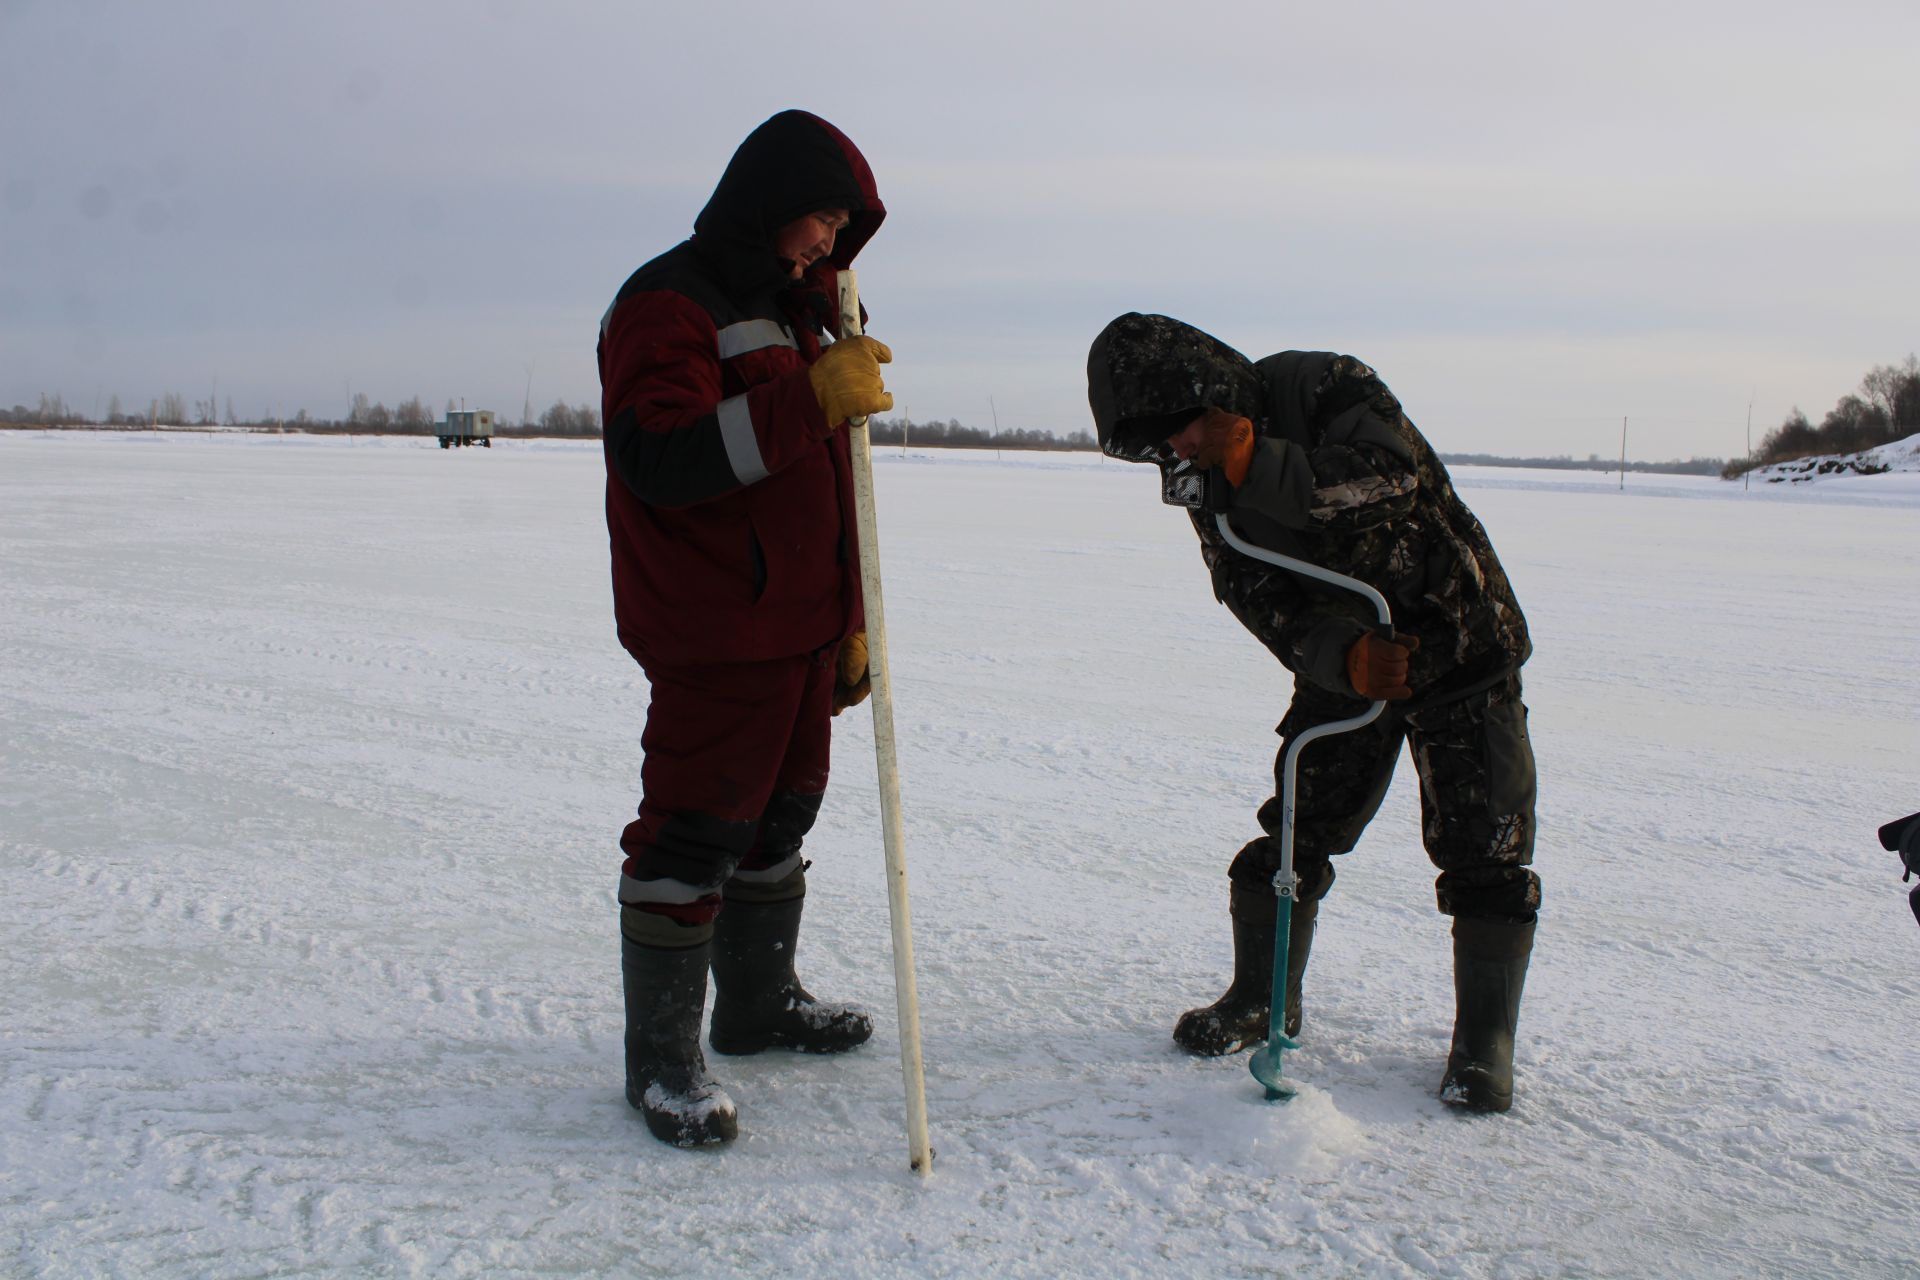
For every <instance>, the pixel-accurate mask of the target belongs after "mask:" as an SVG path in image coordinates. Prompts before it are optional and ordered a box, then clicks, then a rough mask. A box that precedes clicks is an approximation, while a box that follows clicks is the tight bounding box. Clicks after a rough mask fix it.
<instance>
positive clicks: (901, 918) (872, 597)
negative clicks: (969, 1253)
mask: <svg viewBox="0 0 1920 1280" xmlns="http://www.w3.org/2000/svg"><path fill="white" fill-rule="evenodd" d="M839 283H840V335H839V336H840V337H841V338H843V339H845V338H853V337H858V336H859V334H860V285H859V283H858V281H857V280H856V279H855V278H854V273H853V272H851V271H842V272H840V273H839ZM847 426H848V427H849V428H850V430H849V431H848V432H847V443H848V444H849V445H850V446H851V448H852V451H853V506H854V518H855V521H856V524H857V526H858V528H857V534H858V537H859V539H860V592H861V596H862V599H863V601H864V603H865V607H866V615H867V674H868V677H869V678H870V679H871V680H872V682H873V751H874V755H875V756H876V757H878V761H879V765H880V829H881V833H882V838H883V840H884V841H885V844H886V852H887V910H888V914H889V915H890V916H891V917H892V919H893V994H894V1000H895V1002H896V1003H897V1004H898V1006H899V1011H900V1069H901V1071H902V1073H903V1074H904V1075H905V1077H906V1086H907V1154H908V1158H909V1161H910V1163H911V1164H912V1166H913V1170H914V1172H915V1173H920V1174H925V1173H929V1172H931V1171H932V1169H933V1146H932V1144H931V1142H930V1141H929V1139H928V1137H927V1082H926V1069H925V1065H924V1063H923V1062H922V1060H921V1056H920V995H919V992H918V991H917V990H916V989H915V987H914V982H913V918H912V913H911V912H910V911H909V910H908V907H907V851H906V841H905V839H904V838H903V836H902V834H901V823H900V761H899V756H898V754H897V753H896V751H895V747H894V736H893V681H892V679H891V677H890V676H889V674H888V670H887V625H886V611H885V609H884V608H883V607H882V604H881V600H880V533H879V519H878V517H877V516H876V514H875V511H874V506H873V440H872V438H871V437H870V436H868V434H867V420H866V418H864V417H860V418H850V419H848V421H847Z"/></svg>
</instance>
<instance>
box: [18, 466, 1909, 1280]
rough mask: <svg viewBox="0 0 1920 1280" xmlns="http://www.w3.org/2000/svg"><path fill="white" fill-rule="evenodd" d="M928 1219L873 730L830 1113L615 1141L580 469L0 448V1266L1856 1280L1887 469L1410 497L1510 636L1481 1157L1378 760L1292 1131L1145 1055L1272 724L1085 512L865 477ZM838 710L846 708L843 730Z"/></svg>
mask: <svg viewBox="0 0 1920 1280" xmlns="http://www.w3.org/2000/svg"><path fill="white" fill-rule="evenodd" d="M879 472H880V474H879V490H880V504H881V520H882V554H883V558H884V561H885V567H886V574H887V606H888V609H887V616H888V619H889V622H890V624H891V626H892V635H891V640H892V647H893V651H894V658H895V682H896V691H897V698H898V702H899V725H900V732H901V738H902V752H903V754H902V769H903V774H904V784H905V785H904V794H905V812H906V821H907V852H908V860H909V864H910V867H911V871H912V892H913V906H914V923H915V935H914V937H915V945H916V949H917V951H918V957H919V976H920V995H921V1003H922V1011H923V1018H924V1027H925V1037H926V1056H927V1071H928V1078H927V1090H928V1105H929V1112H930V1116H931V1121H932V1126H933V1139H934V1145H935V1147H936V1149H937V1151H938V1160H937V1164H936V1168H935V1171H934V1173H933V1176H932V1177H931V1178H928V1179H925V1180H922V1179H920V1178H917V1177H915V1176H914V1175H913V1174H911V1173H909V1172H908V1169H907V1156H906V1140H905V1136H904V1129H903V1123H902V1112H903V1105H902V1100H901V1089H900V1063H899V1056H898V1039H897V1035H896V1030H897V1029H896V1025H895V1022H894V1018H893V992H892V982H891V969H890V962H889V949H888V929H887V915H886V893H885V884H884V880H883V876H882V868H881V855H880V841H879V834H878V817H877V805H876V799H875V789H874V786H873V765H872V747H871V741H872V739H871V725H870V722H869V721H868V720H867V719H866V717H865V716H864V715H863V714H861V713H859V712H856V713H855V714H852V715H849V716H846V717H843V718H842V719H841V721H839V722H838V725H837V730H838V732H837V736H836V744H835V745H836V775H835V781H834V784H833V786H832V788H831V790H830V792H829V795H828V801H827V806H826V812H825V814H824V815H823V817H822V820H821V823H820V825H819V827H818V828H817V830H816V834H815V836H814V837H813V839H812V840H811V841H810V844H809V856H810V857H812V858H813V859H814V863H815V865H814V868H813V872H812V874H811V884H812V887H813V894H812V898H811V902H810V908H809V913H808V918H807V927H806V930H805V931H804V933H803V936H802V944H801V952H800V968H801V973H802V976H803V977H804V979H805V980H806V982H807V983H808V985H809V986H810V987H811V988H812V990H813V991H815V992H816V993H817V994H819V995H821V996H823V997H824V998H828V999H852V1000H858V1001H860V1002H862V1003H864V1004H866V1005H867V1006H868V1007H870V1008H872V1009H873V1010H875V1011H876V1013H877V1014H878V1015H879V1024H880V1025H879V1029H878V1031H877V1033H876V1037H875V1040H874V1042H873V1044H872V1045H870V1046H869V1047H867V1048H865V1049H863V1050H860V1051H858V1052H856V1053H854V1054H852V1055H849V1056H847V1057H844V1058H841V1059H820V1058H811V1057H800V1056H791V1055H778V1054H767V1055H762V1056H760V1057H756V1058H747V1059H724V1058H715V1059H714V1060H713V1062H714V1066H715V1071H716V1074H717V1075H718V1077H719V1078H720V1080H721V1081H722V1082H723V1083H724V1084H725V1086H726V1087H727V1089H728V1091H729V1092H730V1093H731V1094H732V1095H733V1097H734V1098H735V1099H736V1100H737V1102H738V1103H739V1105H740V1111H741V1125H742V1136H741V1139H740V1141H739V1142H738V1143H737V1144H735V1145H734V1146H733V1147H731V1148H730V1149H727V1150H725V1151H722V1152H717V1153H715V1152H697V1153H688V1152H684V1151H676V1150H670V1149H668V1148H666V1147H664V1146H662V1145H660V1144H659V1143H657V1142H655V1141H653V1140H652V1139H651V1138H650V1137H648V1135H647V1133H646V1130H645V1127H644V1125H643V1124H642V1123H641V1121H640V1119H639V1117H638V1116H637V1115H636V1114H634V1113H633V1112H631V1111H630V1110H629V1108H628V1107H627V1106H626V1103H625V1101H624V1100H623V1098H622V1096H621V1073H620V1021H619V1020H620V1010H619V1001H620V991H619V981H618V959H617V957H618V943H617V935H616V920H615V910H614V906H613V900H612V894H613V888H614V881H615V874H616V870H617V863H618V854H617V851H616V849H615V844H614V840H615V837H616V835H617V833H618V831H619V828H620V826H621V824H622V823H623V822H624V821H625V820H626V818H627V816H628V815H629V813H630V812H631V809H632V806H633V804H634V802H635V800H636V799H637V795H636V791H635V788H636V780H637V775H638V765H639V736H640V728H641V723H642V712H643V709H644V705H645V698H646V691H645V685H644V682H643V681H642V679H641V677H640V674H639V672H638V671H637V669H635V668H634V666H633V665H632V663H631V662H630V661H629V660H628V659H627V657H626V656H625V655H624V654H623V653H622V652H621V651H620V650H619V649H618V647H617V646H616V644H615V642H614V638H613V625H612V618H611V608H610V604H609V594H608V586H607V554H606V544H605V531H604V525H603V522H602V514H601V490H602V484H603V480H602V473H601V463H600V458H599V452H598V448H597V447H596V446H595V445H593V444H591V443H579V444H564V445H561V444H544V445H542V444H528V443H518V442H510V441H503V442H500V443H499V444H498V445H497V446H496V447H495V448H494V449H492V450H490V451H478V450H474V451H458V452H453V453H443V452H441V451H440V450H439V449H437V448H435V447H433V445H432V442H431V441H428V442H426V447H419V446H418V444H417V443H416V442H401V441H394V440H385V441H369V440H364V439H362V440H322V439H318V438H311V437H284V438H262V437H248V436H232V435H217V436H216V435H209V436H195V435H154V434H141V433H129V434H94V433H84V434H83V433H38V432H0V869H4V873H5V879H6V895H5V897H6V906H5V909H4V915H3V916H0V919H4V921H5V927H6V943H5V947H4V959H0V1272H4V1273H5V1274H6V1275H8V1276H21V1277H39V1276H91V1275H118V1276H139V1277H188V1276H191V1277H201V1276H206V1277H218V1276H263V1275H326V1276H349V1275H355V1276H357V1275H389V1274H391V1275H432V1276H447V1275H488V1276H497V1275H533V1274H538V1275H568V1274H588V1275H592V1274H604V1275H620V1276H646V1275H729V1274H781V1275H833V1276H842V1275H876V1276H882V1275H909V1274H910V1275H915V1276H976V1275H978V1276H986V1275H991V1276H1036V1277H1039V1276H1048V1277H1050V1276H1058V1275H1092V1276H1125V1275H1204V1276H1209V1277H1216V1276H1218V1277H1228V1276H1255V1275H1274V1274H1287V1275H1302V1276H1315V1275H1360V1276H1403V1275H1451V1276H1537V1275H1578V1276H1653V1275H1676V1276H1677V1275H1685V1276H1727V1277H1735V1276H1740V1277H1746V1276H1756V1275H1760V1276H1767V1275H1777V1276H1785V1275H1818V1276H1911V1275H1913V1274H1915V1272H1916V1270H1920V1245H1917V1244H1916V1241H1917V1240H1920V1222H1917V1221H1916V1219H1915V1213H1916V1205H1920V1046H1917V1045H1916V1037H1915V1033H1914V1027H1915V1026H1916V1019H1920V930H1917V929H1915V927H1914V921H1913V919H1912V917H1911V915H1910V914H1909V913H1908V910H1907V905H1906V901H1905V897H1904V893H1903V891H1902V889H1901V887H1900V884H1899V876H1898V864H1897V861H1896V860H1895V859H1894V858H1893V857H1892V855H1890V854H1887V853H1886V852H1885V851H1883V850H1882V849H1880V848H1879V845H1878V843H1877V841H1876V840H1875V838H1874V830H1875V828H1876V827H1877V826H1878V825H1879V824H1880V823H1883V822H1885V821H1888V820H1889V819H1892V818H1895V817H1899V816H1901V815H1902V814H1905V813H1908V812H1911V811H1912V810H1914V809H1917V808H1920V729H1917V728H1916V726H1920V680H1916V671H1917V670H1920V664H1916V661H1915V659H1916V656H1920V589H1917V588H1920V572H1917V571H1916V570H1917V569H1920V475H1912V474H1909V475H1882V476H1872V477H1857V478H1845V479H1835V480H1824V481H1821V482H1819V483H1815V484H1805V485H1794V486H1788V485H1778V486H1761V485H1756V486H1755V487H1754V489H1753V491H1752V492H1751V493H1747V492H1743V490H1742V489H1741V487H1740V486H1739V485H1738V484H1727V483H1723V482H1720V481H1716V480H1708V479H1690V478H1674V477H1654V476H1630V477H1628V479H1627V483H1626V489H1625V491H1624V492H1620V491H1617V490H1616V488H1615V486H1616V485H1617V483H1618V480H1617V477H1611V476H1591V475H1583V474H1580V473H1549V472H1512V471H1493V470H1483V469H1475V468H1460V469H1458V470H1457V472H1456V479H1457V481H1458V483H1459V485H1460V487H1461V489H1462V492H1463V494H1464V496H1465V497H1466V499H1467V501H1468V503H1469V504H1470V505H1471V506H1472V507H1473V508H1474V509H1475V511H1476V512H1477V513H1478V514H1479V515H1480V516H1481V517H1482V519H1483V521H1484V522H1485V523H1486V525H1487V526H1488V529H1489V531H1490V532H1491V534H1492V535H1493V539H1494V543H1495V545H1496V546H1497V547H1498V549H1499V551H1500V554H1501V556H1502V558H1503V560H1504V562H1505V563H1506V565H1507V567H1508V569H1509V570H1510V572H1511V574H1512V577H1513V580H1514V584H1515V587H1516V589H1517V591H1518V593H1519V596H1520V600H1521V602H1522V604H1523V606H1524V607H1525V608H1526V609H1527V611H1528V616H1529V619H1530V621H1531V622H1532V625H1533V632H1534V636H1535V640H1536V645H1537V655H1536V657H1535V659H1534V661H1533V662H1532V663H1531V664H1530V666H1529V667H1528V668H1527V673H1526V676H1527V693H1528V702H1529V703H1530V705H1531V707H1532V724H1533V731H1534V737H1535V743H1536V749H1537V751H1538V755H1539V759H1540V767H1541V783H1540V819H1541V836H1540V847H1539V856H1538V864H1537V865H1538V868H1539V870H1540V872H1541V874H1542V876H1543V878H1544V881H1545V884H1546V903H1547V905H1546V910H1545V912H1544V915H1543V918H1542V924H1541V928H1540V942H1539V950H1538V952H1537V954H1536V958H1535V963H1534V967H1533V970H1532V973H1531V975H1530V978H1529V983H1528V989H1527V999H1526V1004H1525V1007H1524V1010H1523V1015H1522V1018H1521V1027H1520V1030H1521V1041H1520V1050H1519V1059H1518V1070H1519V1094H1518V1100H1517V1102H1516V1106H1515V1110H1514V1111H1513V1113H1512V1114H1511V1115H1509V1116H1506V1117H1499V1118H1463V1117H1461V1116H1458V1115H1454V1114H1451V1113H1449V1112H1447V1111H1446V1110H1445V1109H1444V1108H1443V1107H1442V1106H1441V1105H1440V1104H1439V1102H1438V1101H1437V1100H1436V1099H1435V1098H1434V1096H1433V1090H1434V1087H1435V1085H1436V1084H1437V1081H1438V1076H1439V1070H1440V1066H1441V1060H1442V1057H1443V1055H1444V1052H1445V1041H1446V1036H1447V1031H1448V1028H1449V1026H1450V1021H1451V987H1450V978H1449V967H1448V966H1449V952H1448V942H1447V933H1446V922H1445V921H1444V920H1443V919H1442V918H1441V917H1440V916H1439V915H1437V914H1436V913H1435V912H1434V910H1433V906H1432V888H1431V877H1432V871H1431V868H1430V867H1429V866H1428V864H1427V862H1426V859H1425V857H1424V855H1423V854H1422V852H1421V850H1420V847H1419V840H1418V832H1417V823H1416V818H1415V811H1416V803H1417V798H1416V795H1415V790H1416V788H1415V787H1414V785H1413V783H1412V780H1411V777H1410V771H1408V770H1406V769H1405V768H1404V767H1403V769H1402V773H1401V776H1400V779H1399V781H1398V782H1397V783H1396V786H1395V790H1394V792H1393V793H1392V795H1391V796H1390V797H1389V799H1388V802H1387V805H1386V808H1385V809H1384V811H1383V812H1382V814H1381V816H1380V818H1379V819H1378V820H1377V821H1376V823H1375V824H1374V826H1373V828H1372V830H1371V831H1369V833H1368V835H1367V837H1366V839H1365V840H1364V841H1363V842H1362V844H1361V846H1360V848H1359V849H1358V850H1357V851H1356V852H1355V853H1354V854H1353V855H1352V856H1350V857H1348V858H1346V859H1343V860H1342V862H1341V863H1340V864H1339V871H1340V879H1339V883H1338V884H1337V885H1336V887H1335V889H1334V892H1333V896H1332V897H1331V898H1330V899H1329V900H1328V903H1327V906H1326V909H1325V910H1324V911H1323V913H1322V917H1321V929H1320V934H1319V942H1318V944H1317V946H1316V950H1315V955H1314V958H1313V964H1312V967H1311V969H1310V971H1309V974H1308V980H1307V1023H1306V1028H1305V1031H1304V1033H1303V1043H1304V1047H1303V1049H1302V1050H1301V1051H1300V1052H1299V1053H1297V1054H1292V1055H1289V1058H1288V1062H1287V1070H1288V1073H1289V1075H1290V1076H1291V1077H1292V1078H1294V1079H1296V1080H1297V1081H1299V1082H1300V1083H1301V1085H1302V1094H1301V1096H1300V1098H1298V1099H1297V1100H1296V1101H1294V1102H1292V1103H1290V1104H1287V1105H1284V1106H1277V1105H1273V1104H1269V1103H1267V1102H1265V1101H1264V1100H1263V1096H1262V1093H1261V1090H1260V1088H1259V1086H1258V1085H1256V1084H1255V1083H1254V1082H1253V1080H1252V1079H1251V1077H1250V1076H1249V1075H1248V1074H1247V1069H1246V1056H1245V1055H1244V1054H1242V1055H1239V1056H1236V1057H1233V1058H1229V1059H1223V1060H1218V1061H1196V1060H1193V1059H1190V1058H1187V1057H1184V1056H1182V1055H1181V1054H1179V1053H1178V1052H1177V1051H1176V1050H1175V1049H1174V1047H1173V1045H1172V1043H1171V1041H1170V1039H1169V1035H1168V1033H1169V1031H1170V1029H1171V1027H1172V1024H1173V1020H1174V1018H1175V1017H1176V1016H1177V1015H1178V1013H1179V1012H1180V1011H1181V1010H1183V1009H1185V1008H1188V1007H1190V1006H1192V1005H1194V1004H1196V1003H1201V1002H1204V1001H1208V1000H1211V999H1212V998H1213V997H1214V996H1216V995H1217V994H1218V993H1219V989H1220V987H1221V985H1222V983H1223V981H1224V978H1225V974H1226V970H1227V967H1228V936H1227V920H1226V896H1227V884H1226V880H1225V869H1226V863H1227V860H1228V859H1229V858H1230V856H1231V855H1232V853H1233V852H1234V850H1235V849H1237V848H1238V847H1239V845H1240V844H1241V843H1242V842H1243V841H1244V840H1246V839H1247V838H1249V837H1250V836H1252V835H1254V834H1257V830H1256V828H1255V827H1254V824H1253V821H1252V813H1253V810H1254V808H1255V806H1256V805H1257V804H1258V803H1259V802H1260V801H1261V799H1263V798H1264V797H1265V795H1266V794H1267V792H1268V790H1269V788H1270V786H1271V772H1270V770H1271V761H1272V752H1273V748H1274V746H1275V745H1276V743H1277V739H1276V738H1275V737H1274V736H1273V726H1274V724H1275V722H1276V721H1277V720H1278V719H1279V716H1280V713H1281V710H1282V708H1283V707H1284V704H1285V700H1286V691H1287V683H1286V680H1285V678H1284V676H1283V673H1282V672H1281V671H1280V669H1279V668H1278V666H1277V664H1275V663H1274V662H1273V661H1272V659H1271V658H1269V657H1268V656H1267V655H1266V654H1265V652H1264V651H1263V650H1262V649H1261V648H1260V647H1259V645H1258V644H1257V643H1256V642H1255V641H1254V640H1252V639H1251V637H1249V636H1248V635H1246V634H1245V633H1244V632H1243V631H1242V630H1241V629H1240V628H1239V626H1238V625H1237V624H1235V623H1234V621H1233V619H1232V618H1231V617H1230V616H1229V615H1228V614H1227V613H1226V611H1225V610H1223V609H1222V608H1220V607H1219V606H1218V605H1216V604H1215V603H1214V601H1213V599H1212V597H1211V594H1210V592H1209V590H1208V587H1207V581H1206V575H1205V573H1204V571H1203V570H1202V567H1201V565H1200V562H1199V557H1198V554H1197V552H1196V550H1195V548H1194V539H1193V535H1192V534H1191V532H1190V531H1189V530H1188V528H1187V527H1186V522H1185V520H1184V518H1183V517H1182V516H1180V515H1179V514H1178V513H1176V512H1174V511H1172V510H1169V509H1167V508H1164V507H1162V506H1161V505H1160V504H1159V502H1158V501H1157V488H1156V486H1155V484H1154V480H1153V477H1152V476H1151V475H1150V474H1148V473H1146V472H1145V471H1143V470H1141V469H1135V468H1128V467H1125V466H1122V465H1120V464H1115V463H1103V462H1100V461H1099V460H1097V459H1094V458H1091V457H1087V456H1062V455H1042V456H1014V455H1008V456H1007V457H1006V458H1005V459H1004V460H996V459H995V458H993V457H992V455H988V454H952V453H945V454H938V455H930V454H920V455H911V456H902V455H901V454H899V453H898V451H894V450H882V451H881V453H880V456H879ZM862 710H864V709H862Z"/></svg>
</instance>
